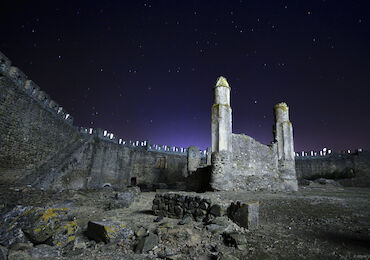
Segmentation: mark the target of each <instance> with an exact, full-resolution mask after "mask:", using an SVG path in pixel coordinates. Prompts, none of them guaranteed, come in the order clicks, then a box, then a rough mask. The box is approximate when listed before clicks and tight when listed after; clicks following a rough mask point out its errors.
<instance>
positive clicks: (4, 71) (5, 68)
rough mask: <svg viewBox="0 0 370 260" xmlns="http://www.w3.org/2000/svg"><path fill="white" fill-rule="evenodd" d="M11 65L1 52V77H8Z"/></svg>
mask: <svg viewBox="0 0 370 260" xmlns="http://www.w3.org/2000/svg"><path fill="white" fill-rule="evenodd" d="M11 63H12V62H11V61H10V60H9V59H8V58H7V57H6V56H5V55H4V54H3V53H2V52H0V75H4V76H6V75H8V73H9V69H10V65H11Z"/></svg>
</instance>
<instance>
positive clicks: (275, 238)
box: [0, 184, 370, 259]
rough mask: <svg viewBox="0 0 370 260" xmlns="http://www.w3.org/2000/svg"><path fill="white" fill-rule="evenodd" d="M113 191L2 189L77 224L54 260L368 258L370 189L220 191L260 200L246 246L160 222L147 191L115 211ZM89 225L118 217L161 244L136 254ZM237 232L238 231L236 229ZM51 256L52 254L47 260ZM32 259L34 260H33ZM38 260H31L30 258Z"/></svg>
mask: <svg viewBox="0 0 370 260" xmlns="http://www.w3.org/2000/svg"><path fill="white" fill-rule="evenodd" d="M113 193H114V191H113V190H111V189H108V188H107V189H104V190H102V191H62V192H58V193H55V192H54V193H52V192H46V191H39V190H33V189H30V188H26V189H23V190H17V189H11V188H2V189H1V195H0V209H1V208H3V209H4V208H7V207H9V208H10V207H12V206H15V205H32V206H41V207H67V208H70V210H71V213H72V214H73V215H74V217H75V218H76V219H77V222H78V225H79V227H80V228H79V233H78V235H77V238H76V241H74V243H73V245H70V246H66V247H65V248H62V249H59V255H60V256H57V257H51V258H52V259H370V189H367V188H366V189H365V188H343V187H335V186H330V185H320V184H312V185H311V186H306V187H300V190H299V191H298V192H295V193H268V192H214V193H207V196H210V197H213V198H215V200H216V199H217V200H225V201H228V200H240V201H243V202H248V201H259V202H260V209H259V224H260V225H259V228H258V229H257V230H254V231H248V230H244V229H239V230H238V229H236V231H237V232H239V233H240V234H241V236H242V237H243V239H244V240H245V243H244V245H243V246H240V247H235V246H232V245H226V244H225V241H224V239H225V236H224V235H223V234H222V233H219V232H212V231H210V230H208V229H207V227H206V225H204V224H203V223H201V222H195V221H190V222H189V223H185V224H184V225H179V224H178V222H179V220H178V219H170V218H164V219H163V220H161V221H159V222H155V221H154V220H155V219H156V218H157V216H154V215H153V214H152V211H151V206H152V200H153V198H154V196H155V192H142V193H141V194H140V195H139V197H138V198H137V199H136V201H135V202H133V203H132V204H131V206H130V207H129V208H116V209H111V208H110V207H109V202H110V201H111V200H112V199H113V195H112V194H113ZM89 220H115V221H121V222H123V223H125V224H127V226H128V227H130V228H132V229H133V230H134V231H136V232H137V231H138V230H139V229H140V228H141V229H142V228H144V229H145V230H148V231H149V232H153V233H155V234H157V235H158V237H159V243H158V245H157V246H156V247H155V248H153V250H151V251H149V252H147V253H145V254H135V253H134V251H133V248H134V247H135V238H133V240H132V243H123V242H122V241H121V242H114V243H110V244H104V243H98V244H96V243H95V242H94V241H89V240H88V239H87V238H86V236H85V235H84V231H85V230H86V227H87V222H88V221H89ZM234 231H235V230H234ZM49 258H50V257H49ZM27 259H28V258H27ZM31 259H32V258H31Z"/></svg>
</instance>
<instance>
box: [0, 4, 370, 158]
mask: <svg viewBox="0 0 370 260" xmlns="http://www.w3.org/2000/svg"><path fill="white" fill-rule="evenodd" d="M369 19H370V1H368V0H346V1H344V0H284V1H279V0H269V1H263V0H240V1H231V0H230V1H215V0H213V1H200V0H199V1H195V0H192V1H190V0H189V1H173V0H172V1H164V0H158V1H149V0H144V1H141V0H135V1H118V0H117V1H93V0H90V1H78V0H75V1H37V0H35V1H17V0H2V1H0V24H1V26H0V35H1V36H0V50H1V51H2V52H3V53H4V54H5V55H6V56H8V57H9V58H10V59H11V60H12V62H13V65H15V66H17V67H19V68H21V70H22V71H24V72H25V73H26V74H27V75H28V77H29V78H30V79H32V80H33V81H35V82H36V83H37V84H38V85H39V86H40V87H41V89H42V90H44V91H45V92H46V93H48V94H49V95H50V96H51V97H52V98H53V99H54V100H55V101H56V102H57V103H59V104H60V105H62V106H63V107H64V108H65V109H66V110H67V111H68V112H69V113H70V114H72V116H74V119H75V121H74V124H75V125H77V126H86V127H93V128H104V129H107V130H108V131H109V132H112V133H114V134H115V135H117V136H118V137H120V138H123V139H124V140H146V139H149V140H151V142H152V143H154V144H166V145H171V146H172V145H174V146H181V147H188V146H190V145H197V146H199V147H200V148H202V149H205V148H206V147H208V146H210V145H211V107H212V103H213V86H214V85H215V82H216V79H217V77H218V76H220V75H223V76H225V77H226V78H227V79H228V82H229V84H230V86H231V88H232V97H231V103H232V104H231V106H232V108H233V132H234V133H245V134H247V135H249V136H252V137H254V138H255V139H256V140H258V141H260V142H262V143H264V144H269V143H270V142H271V141H272V140H273V135H272V126H273V123H274V119H273V106H274V105H275V104H276V103H278V102H281V101H285V102H287V103H288V105H289V107H290V118H291V121H292V123H293V127H294V136H295V150H296V151H309V150H319V149H322V148H323V147H328V148H331V149H333V150H343V149H356V148H362V149H370V138H369V133H370V21H369Z"/></svg>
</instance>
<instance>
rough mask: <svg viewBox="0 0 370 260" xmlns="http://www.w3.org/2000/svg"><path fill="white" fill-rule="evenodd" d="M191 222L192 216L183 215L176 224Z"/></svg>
mask: <svg viewBox="0 0 370 260" xmlns="http://www.w3.org/2000/svg"><path fill="white" fill-rule="evenodd" d="M192 222H193V218H192V217H190V216H185V217H184V218H183V219H182V220H180V221H179V223H177V224H178V225H187V224H190V223H192Z"/></svg>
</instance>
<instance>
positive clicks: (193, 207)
mask: <svg viewBox="0 0 370 260" xmlns="http://www.w3.org/2000/svg"><path fill="white" fill-rule="evenodd" d="M152 210H153V211H154V214H155V215H157V216H163V217H169V218H177V219H183V218H186V217H191V218H193V219H194V220H195V221H203V222H208V221H211V220H212V219H214V218H216V217H222V216H227V217H228V218H230V219H231V220H232V221H234V222H235V223H236V224H237V225H239V226H241V227H244V228H247V229H255V228H257V227H258V211H259V202H250V203H241V202H240V201H237V202H235V203H234V202H231V204H230V203H221V202H218V203H215V202H212V201H211V200H210V199H209V198H207V197H206V196H204V197H203V196H196V195H194V196H192V195H186V194H182V193H165V194H156V195H155V198H154V200H153V206H152Z"/></svg>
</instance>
